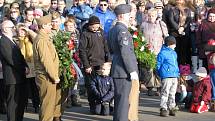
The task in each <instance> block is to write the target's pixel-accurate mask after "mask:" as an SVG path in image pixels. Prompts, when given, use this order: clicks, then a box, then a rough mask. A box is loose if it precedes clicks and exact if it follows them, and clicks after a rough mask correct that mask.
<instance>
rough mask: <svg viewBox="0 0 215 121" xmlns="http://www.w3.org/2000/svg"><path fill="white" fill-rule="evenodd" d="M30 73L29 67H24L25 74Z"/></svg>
mask: <svg viewBox="0 0 215 121" xmlns="http://www.w3.org/2000/svg"><path fill="white" fill-rule="evenodd" d="M29 73H30V69H29V68H28V67H25V74H26V75H28V74H29Z"/></svg>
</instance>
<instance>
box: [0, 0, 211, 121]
mask: <svg viewBox="0 0 215 121" xmlns="http://www.w3.org/2000/svg"><path fill="white" fill-rule="evenodd" d="M210 2H211V4H210ZM212 2H213V1H204V0H193V1H192V0H175V1H174V0H170V1H169V0H161V1H160V0H147V1H145V0H133V1H132V0H130V1H129V0H127V1H125V0H92V1H90V0H72V5H71V6H68V3H67V1H65V0H43V1H41V0H20V1H17V2H16V1H15V2H10V1H8V0H0V23H2V22H4V21H6V20H10V21H12V24H13V25H14V26H13V27H16V28H15V29H16V31H14V32H13V33H17V34H16V35H15V38H14V41H16V43H18V46H19V48H20V50H21V53H22V55H23V56H24V59H25V61H26V62H27V65H28V68H29V70H30V71H29V73H28V75H27V80H26V82H25V83H27V90H28V98H31V99H32V103H33V107H34V109H35V112H36V113H38V111H39V108H40V106H41V96H40V94H39V90H38V87H37V86H38V84H36V82H35V68H37V67H34V63H36V62H34V57H33V56H34V55H33V54H34V52H33V46H34V42H35V40H37V39H38V38H37V39H36V37H37V36H38V35H39V34H41V33H40V29H41V25H43V21H42V23H40V21H38V20H39V19H40V18H41V17H44V16H47V15H51V32H50V34H49V35H48V36H49V38H50V41H53V40H54V37H55V36H56V35H57V34H58V33H59V32H62V33H63V32H67V33H69V34H70V35H71V38H72V40H73V41H70V40H68V42H72V43H74V46H75V47H74V48H72V50H71V53H73V59H74V64H73V66H74V69H75V70H76V73H77V74H76V76H77V77H76V79H77V80H76V81H77V82H78V83H81V81H83V78H85V79H84V80H85V83H84V85H85V88H86V92H87V95H88V101H89V105H90V112H92V113H93V114H103V115H109V114H110V113H112V111H113V103H114V101H113V97H114V86H113V85H114V83H113V79H112V78H111V77H110V76H109V73H110V70H111V69H110V67H111V59H112V57H111V52H110V51H109V49H108V44H107V43H108V41H109V40H108V38H109V37H108V35H109V31H110V30H111V28H112V27H113V26H114V25H115V24H116V22H117V16H116V14H115V11H114V8H115V7H116V6H117V5H119V4H126V3H127V4H129V5H130V6H131V13H130V21H129V27H136V28H137V29H138V30H139V31H141V32H142V33H143V36H144V37H145V39H146V41H147V43H148V44H149V45H151V46H150V50H151V51H152V52H153V53H154V54H155V55H156V56H158V57H160V58H158V62H160V61H161V60H162V59H163V57H161V54H159V53H161V51H164V47H163V46H164V45H165V44H166V41H168V44H167V45H166V46H169V45H172V44H175V45H176V47H175V51H176V53H177V60H176V61H177V63H175V61H170V60H171V59H167V60H165V59H164V60H163V61H164V62H166V63H168V62H170V63H168V64H169V65H168V64H166V65H165V67H162V69H163V70H160V67H159V68H158V70H153V71H151V70H150V69H147V68H139V77H140V78H139V80H140V82H141V83H142V84H143V85H144V86H145V87H146V89H147V95H149V96H154V95H156V96H160V95H161V96H162V95H164V89H163V88H162V86H161V85H163V79H164V78H165V77H168V78H169V77H171V78H175V77H176V78H177V79H176V81H177V84H176V86H175V89H173V90H175V92H173V94H175V93H176V95H174V96H173V97H172V100H175V102H176V104H173V105H172V106H174V109H175V107H176V108H178V107H179V108H180V105H183V104H185V107H186V108H188V109H190V110H191V112H197V113H202V112H206V111H208V110H209V109H210V108H211V109H213V108H215V107H213V106H214V100H215V66H214V65H215V62H214V61H215V54H214V51H215V49H214V45H215V29H214V28H215V23H214V22H215V9H214V8H213V4H212ZM44 21H45V20H44ZM0 34H1V36H2V35H3V34H2V32H1V33H0ZM168 36H172V37H173V38H168V39H170V40H166V37H168ZM174 39H175V40H174ZM169 41H171V42H173V43H170V44H169ZM89 55H90V56H89ZM173 56H174V57H175V55H173ZM173 56H171V57H173ZM89 57H90V58H89ZM171 57H170V58H171ZM161 58H162V59H161ZM159 59H160V60H159ZM174 59H176V58H173V60H174ZM163 61H162V63H163ZM159 66H160V65H159ZM175 66H177V68H174V67H175ZM171 67H173V68H171ZM173 70H176V72H177V74H175V73H173V72H172V73H170V76H169V75H168V76H167V74H169V73H168V72H169V71H173ZM161 71H162V74H163V73H164V72H165V73H164V74H163V75H162V74H161ZM163 71H164V72H163ZM0 73H1V75H0V79H1V81H0V103H1V104H0V111H1V113H6V107H7V106H6V99H7V98H6V96H5V94H6V92H5V86H4V84H5V82H6V81H7V80H4V78H3V74H2V66H0ZM148 74H150V75H151V76H150V78H146V75H148ZM193 74H195V75H197V78H194V77H193ZM208 74H209V75H208ZM3 80H4V81H3ZM161 80H162V81H161ZM197 80H200V81H197ZM201 80H203V81H201ZM55 81H56V80H55ZM78 83H75V86H74V87H72V89H69V91H67V92H64V94H66V95H69V97H68V96H64V98H65V99H64V103H66V104H63V103H62V105H67V107H70V105H72V106H81V104H80V94H79V89H78V88H79V87H77V86H78V85H79V86H80V85H81V84H78ZM168 90H169V89H168ZM169 94H171V91H170V93H168V94H167V95H169ZM62 97H63V96H62ZM167 98H168V96H167ZM65 100H67V101H65ZM68 100H69V101H70V102H69V101H68ZM163 100H166V99H164V98H163ZM68 102H69V103H71V104H67V103H68ZM166 102H167V100H166ZM163 105H164V104H163ZM163 105H162V104H161V116H166V115H167V114H166V113H167V112H166V110H167V106H166V105H165V106H163ZM209 105H211V107H209ZM195 106H199V107H200V106H202V107H204V109H202V110H201V111H199V110H198V109H199V107H198V108H195ZM171 111H172V110H171ZM61 113H63V111H62V112H61ZM171 114H172V115H175V112H171ZM57 118H60V116H58V117H57ZM57 118H56V121H57Z"/></svg>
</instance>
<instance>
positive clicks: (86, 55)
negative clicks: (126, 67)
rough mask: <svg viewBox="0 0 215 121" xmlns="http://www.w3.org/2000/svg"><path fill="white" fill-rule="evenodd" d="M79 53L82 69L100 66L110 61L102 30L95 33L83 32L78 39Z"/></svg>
mask: <svg viewBox="0 0 215 121" xmlns="http://www.w3.org/2000/svg"><path fill="white" fill-rule="evenodd" d="M79 52H80V53H79V54H80V59H81V61H82V63H83V65H84V68H89V67H92V66H101V65H103V63H104V62H108V61H110V56H109V50H108V46H107V42H106V40H105V37H104V32H103V31H102V30H101V31H100V32H96V33H94V32H91V31H89V30H86V31H84V32H83V33H82V34H81V37H80V43H79Z"/></svg>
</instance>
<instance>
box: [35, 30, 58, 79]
mask: <svg viewBox="0 0 215 121" xmlns="http://www.w3.org/2000/svg"><path fill="white" fill-rule="evenodd" d="M33 52H34V54H33V56H34V65H35V73H36V76H37V75H39V74H44V75H48V76H49V77H50V78H51V80H53V81H56V80H58V79H59V58H58V55H57V52H56V50H55V47H54V44H53V43H52V41H50V37H49V34H47V33H45V32H44V31H43V30H40V31H39V34H38V35H37V37H36V39H35V41H34V44H33Z"/></svg>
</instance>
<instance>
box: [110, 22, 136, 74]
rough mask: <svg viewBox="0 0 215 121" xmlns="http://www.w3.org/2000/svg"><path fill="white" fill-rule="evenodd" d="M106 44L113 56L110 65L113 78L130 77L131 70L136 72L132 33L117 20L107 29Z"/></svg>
mask: <svg viewBox="0 0 215 121" xmlns="http://www.w3.org/2000/svg"><path fill="white" fill-rule="evenodd" d="M108 46H109V48H110V53H111V54H112V58H113V60H112V67H111V76H112V77H113V78H130V73H131V72H134V71H136V72H138V68H137V59H136V56H135V54H134V46H133V40H132V35H131V34H130V33H129V31H128V28H127V26H126V25H125V24H123V23H121V22H117V23H116V25H115V26H114V27H113V28H112V29H111V30H110V31H109V34H108Z"/></svg>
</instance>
